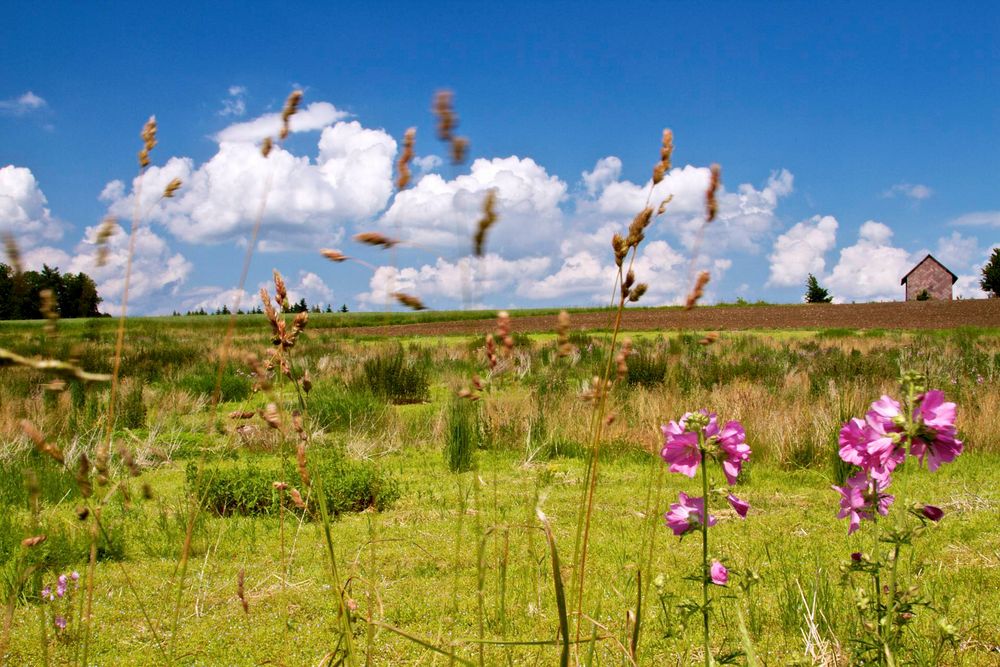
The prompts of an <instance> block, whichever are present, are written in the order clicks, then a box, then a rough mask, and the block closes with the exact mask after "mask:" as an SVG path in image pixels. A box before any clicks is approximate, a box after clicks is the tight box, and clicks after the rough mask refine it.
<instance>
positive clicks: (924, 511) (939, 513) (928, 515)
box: [920, 505, 944, 522]
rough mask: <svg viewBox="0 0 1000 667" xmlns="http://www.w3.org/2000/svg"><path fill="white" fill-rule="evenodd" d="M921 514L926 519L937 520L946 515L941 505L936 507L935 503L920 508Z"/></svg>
mask: <svg viewBox="0 0 1000 667" xmlns="http://www.w3.org/2000/svg"><path fill="white" fill-rule="evenodd" d="M920 514H921V515H922V516H923V517H924V518H925V519H930V520H931V521H934V522H937V521H940V520H941V518H942V517H943V516H944V510H942V509H941V508H940V507H936V506H935V505H924V506H923V507H921V508H920Z"/></svg>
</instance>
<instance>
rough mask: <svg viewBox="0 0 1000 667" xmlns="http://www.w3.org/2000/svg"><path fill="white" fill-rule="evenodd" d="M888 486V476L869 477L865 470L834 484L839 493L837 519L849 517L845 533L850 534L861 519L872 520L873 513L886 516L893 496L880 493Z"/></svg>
mask: <svg viewBox="0 0 1000 667" xmlns="http://www.w3.org/2000/svg"><path fill="white" fill-rule="evenodd" d="M888 486H889V478H888V476H886V478H885V479H879V478H876V477H869V476H868V474H867V473H866V472H865V471H863V470H862V471H861V472H859V473H858V474H856V475H854V476H853V477H851V478H849V479H848V480H847V483H846V484H845V485H844V486H834V487H833V490H834V491H837V492H838V493H840V496H841V498H840V513H839V514H837V518H838V519H849V521H850V523H849V526H848V528H847V534H848V535H850V534H851V533H853V532H854V531H856V530H857V529H858V527H859V526H860V525H861V520H862V519H866V520H869V521H871V520H874V518H875V513H876V512H877V513H878V514H881V515H882V516H886V515H887V514H889V505H891V504H892V501H893V500H894V498H893V496H891V495H889V494H887V493H882V492H883V491H884V490H885V489H886V487H888Z"/></svg>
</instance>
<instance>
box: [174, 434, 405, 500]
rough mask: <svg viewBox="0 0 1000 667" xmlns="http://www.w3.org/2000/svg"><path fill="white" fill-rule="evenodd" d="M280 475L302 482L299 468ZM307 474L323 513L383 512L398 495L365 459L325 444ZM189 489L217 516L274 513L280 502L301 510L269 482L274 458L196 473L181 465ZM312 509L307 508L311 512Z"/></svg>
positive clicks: (275, 470) (276, 472) (276, 474)
mask: <svg viewBox="0 0 1000 667" xmlns="http://www.w3.org/2000/svg"><path fill="white" fill-rule="evenodd" d="M286 473H287V474H288V475H289V476H290V480H289V481H290V482H291V483H292V484H293V485H295V486H297V487H298V488H305V487H306V486H308V484H307V483H306V481H307V480H304V479H303V477H302V474H301V472H296V471H293V470H291V469H289V470H287V471H286ZM309 474H310V475H312V476H313V477H322V480H323V485H322V488H323V489H324V492H325V493H326V502H327V508H328V510H329V512H330V513H331V514H332V515H334V516H337V515H340V514H343V513H345V512H361V511H363V510H366V509H368V508H373V509H375V510H377V511H380V512H381V511H383V510H385V509H388V508H389V507H391V506H392V504H393V503H395V502H396V500H398V499H399V496H400V489H399V485H398V483H397V482H396V480H395V479H394V478H393V477H392V476H390V475H389V474H388V473H387V472H386V471H385V470H382V469H380V468H377V467H376V466H375V465H374V464H372V463H370V462H365V461H352V460H349V459H347V458H346V457H345V456H344V454H343V453H342V452H341V451H340V449H339V448H337V447H328V448H326V449H325V450H324V451H323V452H322V453H319V454H317V455H316V456H315V457H314V460H313V463H312V469H311V470H310V472H309ZM185 476H186V482H187V485H188V489H189V491H190V492H191V493H192V494H193V495H194V496H195V497H198V498H200V499H201V502H202V507H204V508H205V509H207V510H209V511H211V512H214V513H215V514H218V515H219V516H232V515H242V516H261V515H277V514H278V511H279V507H280V505H281V504H282V503H283V504H285V509H286V510H290V511H296V510H297V509H301V508H299V507H298V506H297V503H295V502H294V501H292V499H291V498H290V497H289V495H288V494H281V493H279V490H278V489H277V488H276V487H275V484H274V483H275V481H279V480H281V479H282V477H283V474H282V470H281V466H279V465H278V464H276V463H275V462H270V463H267V462H255V461H250V460H248V461H244V462H242V463H237V464H233V465H227V464H225V463H220V464H217V465H213V466H211V467H206V469H205V470H204V471H203V472H202V474H201V475H200V476H199V474H198V467H197V465H196V464H195V462H193V461H192V462H189V463H188V465H187V467H186V469H185ZM316 511H318V508H317V507H316V506H315V504H313V505H311V506H309V508H308V509H307V512H308V513H309V514H310V515H311V516H313V515H315V513H316Z"/></svg>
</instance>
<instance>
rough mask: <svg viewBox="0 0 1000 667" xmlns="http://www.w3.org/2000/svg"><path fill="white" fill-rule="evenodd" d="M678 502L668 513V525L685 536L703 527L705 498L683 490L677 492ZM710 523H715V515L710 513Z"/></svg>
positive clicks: (676, 533) (679, 535) (711, 524)
mask: <svg viewBox="0 0 1000 667" xmlns="http://www.w3.org/2000/svg"><path fill="white" fill-rule="evenodd" d="M677 500H678V501H679V502H676V503H674V504H672V505H671V506H670V511H669V512H667V514H666V517H665V518H666V520H667V527H668V528H670V530H672V531H674V535H677V536H678V537H683V536H684V534H686V533H688V532H690V531H692V530H697V529H698V528H701V526H702V524H704V523H705V499H704V498H692V497H690V496H688V494H686V493H684V492H683V491H681V492H680V493H679V494H677ZM708 525H709V526H714V525H715V517H714V516H711V515H709V517H708Z"/></svg>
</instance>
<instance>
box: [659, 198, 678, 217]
mask: <svg viewBox="0 0 1000 667" xmlns="http://www.w3.org/2000/svg"><path fill="white" fill-rule="evenodd" d="M673 199H674V196H673V195H667V197H666V198H665V199H664V200H663V201H661V202H660V205H659V206H658V207H657V208H656V215H657V216H660V215H663V214H664V213H666V212H667V204H669V203H670V202H671V201H673Z"/></svg>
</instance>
